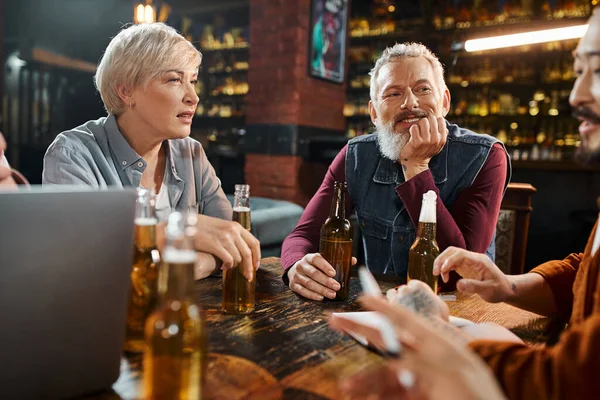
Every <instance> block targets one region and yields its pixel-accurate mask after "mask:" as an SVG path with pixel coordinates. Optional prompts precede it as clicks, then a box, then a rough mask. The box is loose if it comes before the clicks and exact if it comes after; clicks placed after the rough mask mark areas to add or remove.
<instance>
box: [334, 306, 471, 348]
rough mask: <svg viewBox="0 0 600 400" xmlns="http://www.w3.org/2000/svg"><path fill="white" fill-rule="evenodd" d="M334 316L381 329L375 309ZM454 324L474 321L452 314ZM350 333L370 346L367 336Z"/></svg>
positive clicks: (457, 325)
mask: <svg viewBox="0 0 600 400" xmlns="http://www.w3.org/2000/svg"><path fill="white" fill-rule="evenodd" d="M332 316H333V317H334V318H345V319H349V320H351V321H355V322H360V323H362V324H364V325H367V326H370V327H373V328H376V329H379V326H380V325H381V320H382V315H381V314H380V313H378V312H375V311H359V312H346V313H333V314H332ZM449 322H450V323H451V324H452V325H454V326H456V327H458V328H462V327H463V326H467V325H473V324H474V322H472V321H469V320H468V319H464V318H459V317H453V316H450V321H449ZM347 333H348V335H350V336H352V337H353V338H354V339H356V341H357V342H358V343H360V344H362V345H363V346H368V344H369V343H368V341H367V338H366V337H364V336H362V335H360V334H358V333H355V332H351V331H347Z"/></svg>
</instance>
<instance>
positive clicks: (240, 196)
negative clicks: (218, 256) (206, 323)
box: [222, 185, 256, 314]
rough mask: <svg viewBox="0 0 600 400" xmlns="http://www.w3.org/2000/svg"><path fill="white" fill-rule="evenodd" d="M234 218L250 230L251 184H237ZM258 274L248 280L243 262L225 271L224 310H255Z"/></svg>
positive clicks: (238, 312) (241, 311)
mask: <svg viewBox="0 0 600 400" xmlns="http://www.w3.org/2000/svg"><path fill="white" fill-rule="evenodd" d="M233 220H234V221H235V222H238V223H239V224H240V225H242V226H243V227H244V228H245V229H246V230H248V231H250V185H235V197H234V200H233ZM255 289H256V274H255V271H254V270H253V271H252V279H251V280H250V281H248V279H246V277H245V276H244V274H243V270H242V264H241V263H240V264H238V265H237V266H235V268H233V269H230V270H225V271H223V305H222V307H223V312H226V313H228V314H249V313H251V312H253V311H254V292H255Z"/></svg>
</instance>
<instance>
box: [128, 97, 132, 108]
mask: <svg viewBox="0 0 600 400" xmlns="http://www.w3.org/2000/svg"><path fill="white" fill-rule="evenodd" d="M131 100H133V97H130V98H129V109H130V110H132V105H131Z"/></svg>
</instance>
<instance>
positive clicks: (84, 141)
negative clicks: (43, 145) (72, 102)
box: [42, 115, 232, 220]
mask: <svg viewBox="0 0 600 400" xmlns="http://www.w3.org/2000/svg"><path fill="white" fill-rule="evenodd" d="M167 144H168V146H167V149H168V157H167V168H166V171H165V180H164V182H165V183H166V187H167V190H168V194H169V202H170V203H171V207H172V208H173V209H184V208H185V209H187V208H189V207H191V206H194V205H197V206H198V211H199V212H200V213H201V214H205V215H208V216H211V217H218V218H223V219H229V220H230V219H231V215H232V209H231V204H230V203H229V201H228V200H227V197H226V196H225V193H223V189H221V181H220V180H219V178H217V176H216V174H215V170H214V169H213V167H212V165H210V162H209V161H208V159H207V157H206V153H205V152H204V149H203V148H202V145H201V144H200V143H199V142H198V141H196V140H194V139H191V138H185V139H176V140H169V141H168V142H167ZM144 169H146V162H145V161H144V160H143V159H142V158H141V157H140V156H139V155H138V154H137V153H136V152H135V150H133V148H132V147H131V146H130V145H129V143H128V142H127V140H126V139H125V137H124V136H123V135H122V134H121V132H120V131H119V127H118V126H117V121H116V119H115V117H114V116H113V115H109V116H108V117H103V118H100V119H98V120H95V121H88V122H86V123H85V124H83V125H81V126H78V127H77V128H74V129H72V130H70V131H66V132H63V133H61V134H59V135H58V136H57V137H56V139H54V141H53V142H52V144H51V145H50V147H49V148H48V150H47V151H46V155H45V156H44V171H43V173H42V183H43V184H44V185H50V184H55V185H85V186H91V187H94V188H106V187H108V186H117V187H128V186H133V187H138V186H139V184H140V180H141V178H142V173H143V172H144Z"/></svg>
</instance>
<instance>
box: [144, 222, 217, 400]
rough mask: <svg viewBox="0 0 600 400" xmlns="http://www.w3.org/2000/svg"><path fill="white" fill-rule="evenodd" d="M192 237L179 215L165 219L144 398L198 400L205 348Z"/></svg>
mask: <svg viewBox="0 0 600 400" xmlns="http://www.w3.org/2000/svg"><path fill="white" fill-rule="evenodd" d="M193 230H194V231H193ZM193 235H195V227H194V229H190V227H189V226H187V227H186V225H185V223H184V217H183V215H182V214H181V213H179V212H173V213H171V214H170V215H169V220H168V223H167V228H166V237H167V246H166V247H165V250H164V252H163V264H162V266H161V269H160V272H159V278H158V290H159V295H160V302H159V304H158V306H157V307H156V310H155V311H154V312H153V313H152V314H151V315H150V317H148V320H147V321H146V328H145V329H146V332H145V336H146V349H145V352H144V359H143V368H144V378H143V387H142V391H143V395H142V398H143V399H190V400H191V399H194V400H197V399H200V398H202V381H203V379H204V371H205V363H206V354H207V349H206V331H205V326H204V321H203V317H202V312H201V309H200V307H198V306H197V305H196V303H195V300H194V299H195V285H194V264H195V260H196V252H195V251H194V248H193V240H192V238H193Z"/></svg>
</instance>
